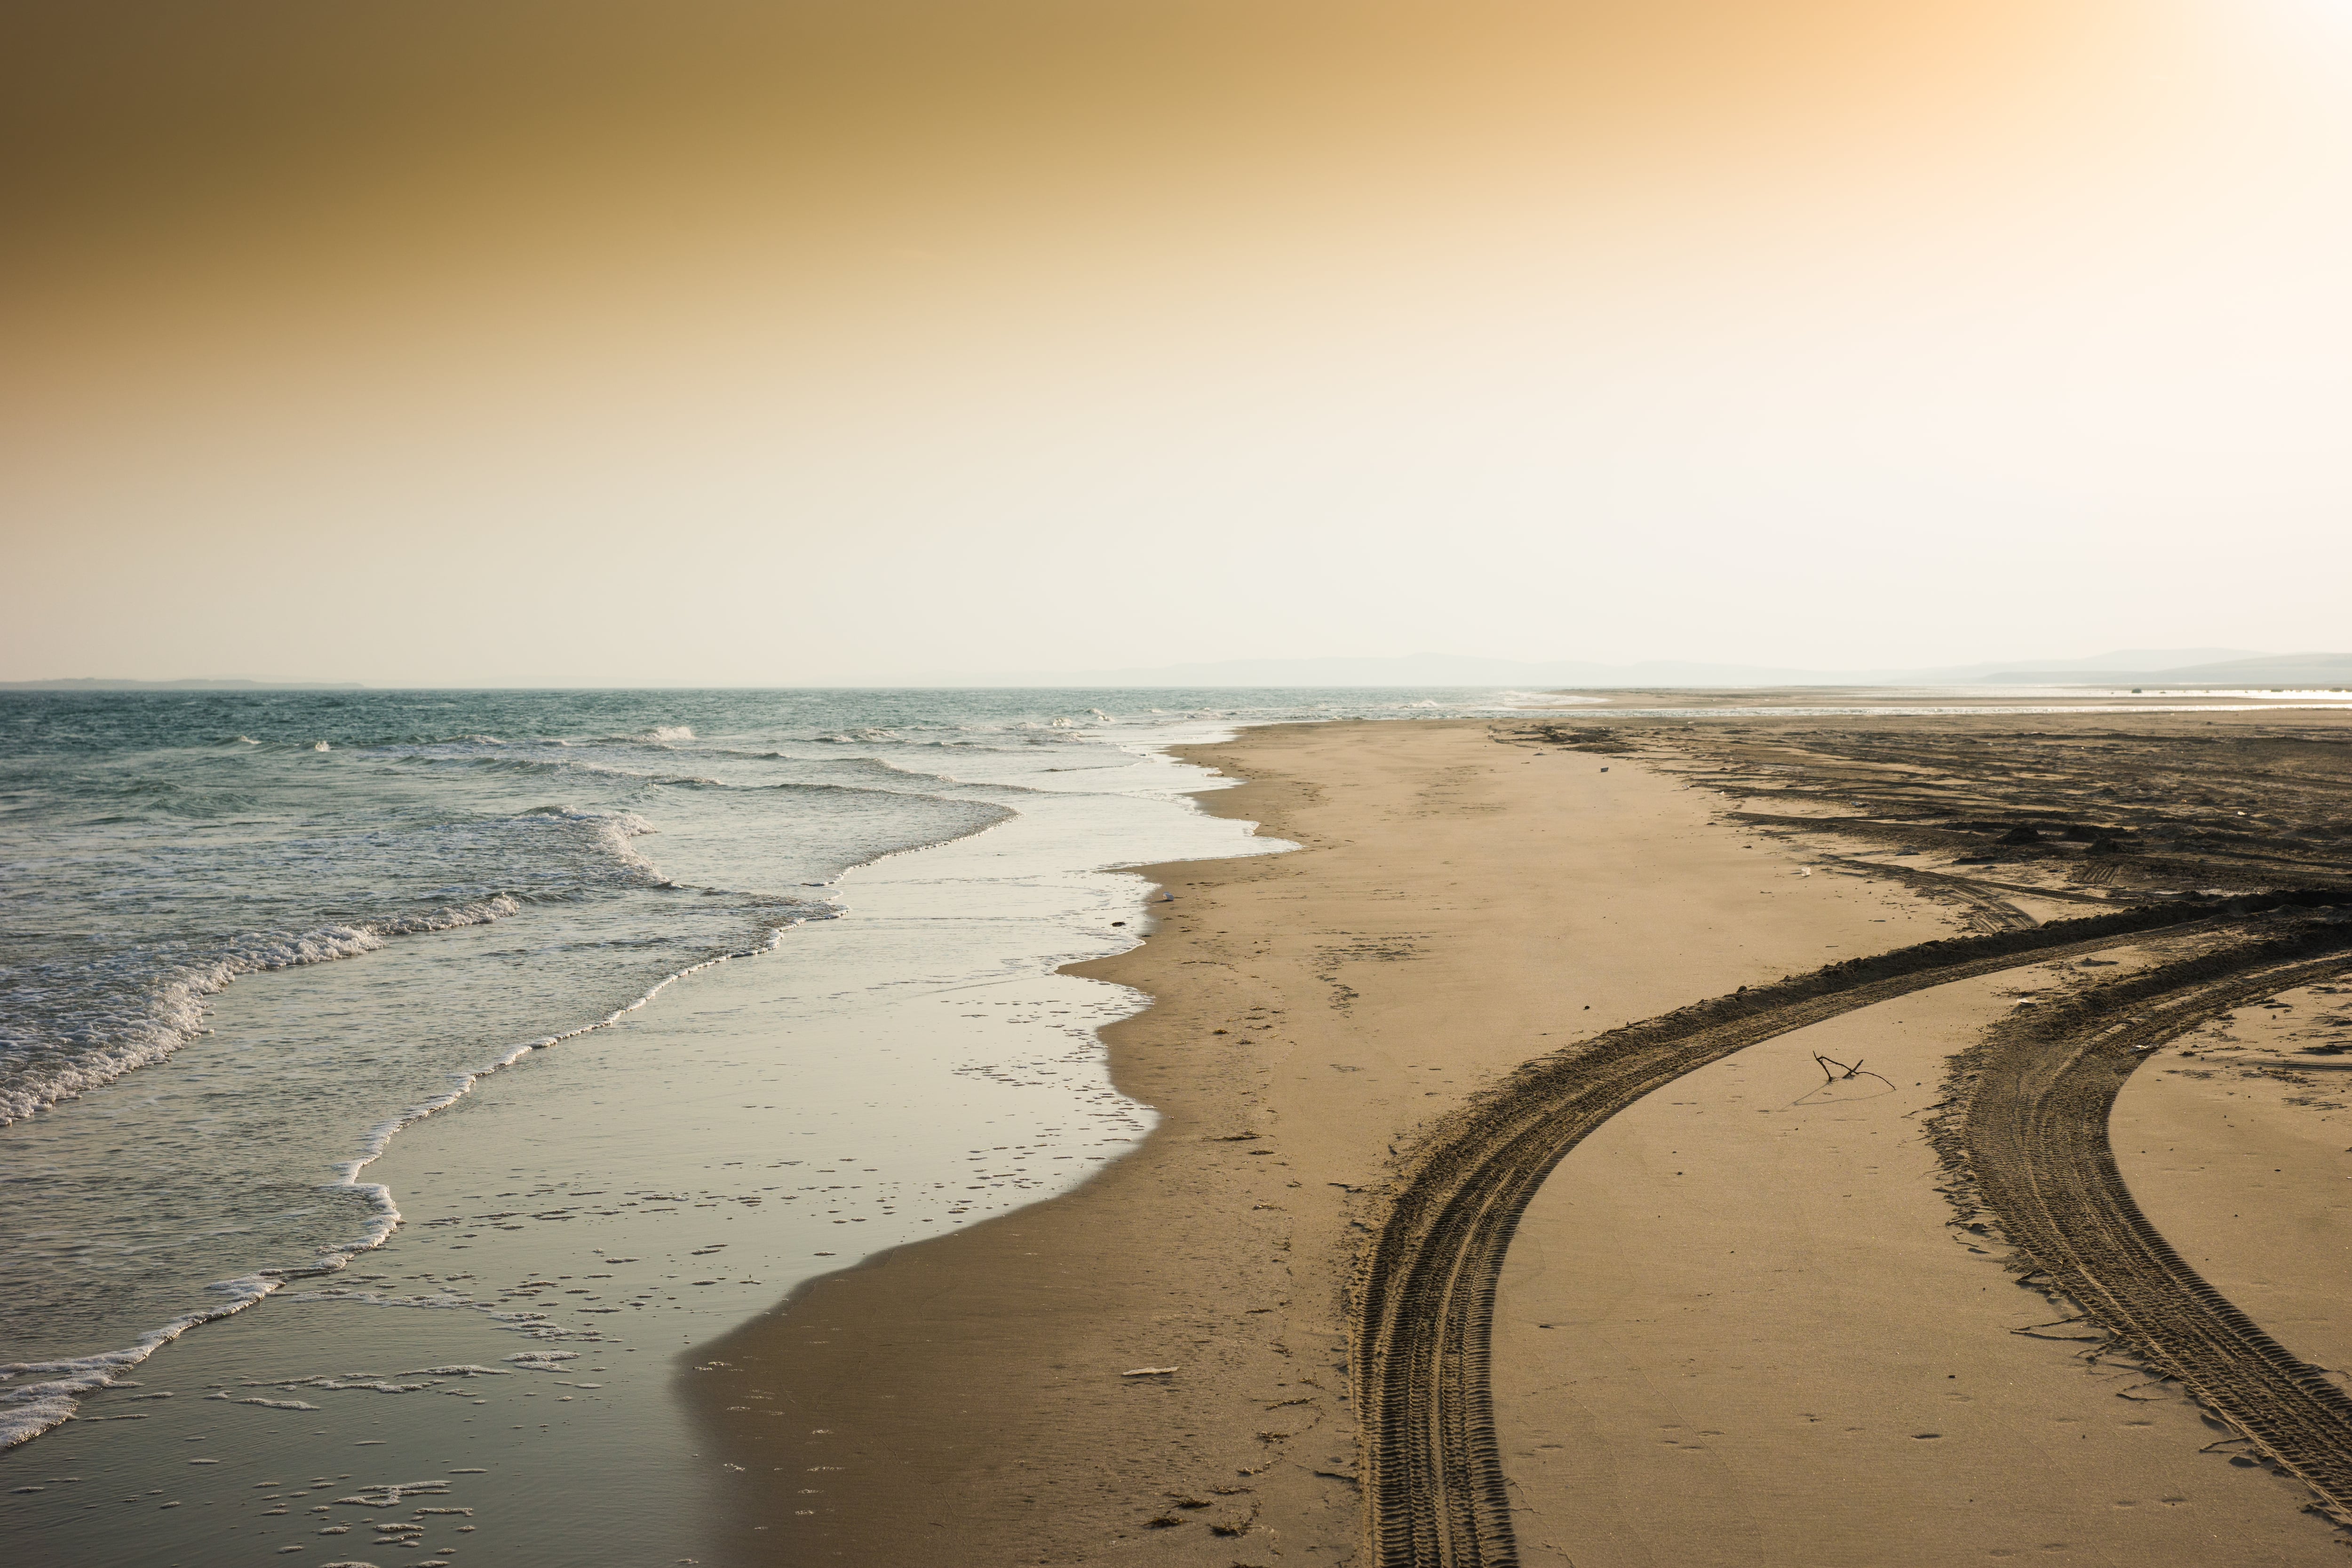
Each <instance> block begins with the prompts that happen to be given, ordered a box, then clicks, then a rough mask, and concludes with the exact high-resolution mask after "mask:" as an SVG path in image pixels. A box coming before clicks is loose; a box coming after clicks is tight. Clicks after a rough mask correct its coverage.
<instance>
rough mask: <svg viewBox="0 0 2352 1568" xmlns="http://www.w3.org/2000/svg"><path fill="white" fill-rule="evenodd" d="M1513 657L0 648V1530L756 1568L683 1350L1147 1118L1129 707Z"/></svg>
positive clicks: (144, 1557) (253, 1548)
mask: <svg viewBox="0 0 2352 1568" xmlns="http://www.w3.org/2000/svg"><path fill="white" fill-rule="evenodd" d="M1516 703H1517V698H1516V697H1515V696H1514V694H1509V693H1499V692H1496V691H1492V690H1484V689H1480V690H1429V689H1410V690H1355V691H1332V690H1322V689H1317V690H1297V691H1286V690H1245V691H1244V690H1234V689H1216V690H1195V691H1187V690H1168V689H1150V690H1134V691H1112V690H1096V689H1088V690H1071V691H1055V690H1038V689H1021V690H929V691H883V690H842V691H813V690H788V691H742V690H728V691H601V692H600V691H568V692H567V691H513V692H477V691H372V690H368V691H360V690H353V691H323V690H282V691H279V690H235V691H214V690H205V691H122V692H24V691H18V692H7V693H0V847H5V853H0V900H5V915H0V988H5V1005H0V1547H6V1548H7V1553H6V1554H7V1555H8V1556H9V1557H10V1559H11V1560H12V1561H25V1562H31V1561H44V1562H58V1563H82V1562H88V1563H100V1562H103V1563H138V1564H145V1563H153V1564H155V1565H157V1568H194V1565H196V1564H209V1563H253V1562H259V1561H263V1560H268V1561H276V1562H283V1561H285V1560H286V1559H288V1558H296V1559H297V1560H299V1561H307V1562H311V1563H383V1562H386V1561H389V1560H391V1559H392V1558H394V1557H396V1558H397V1560H399V1561H401V1562H404V1563H411V1564H415V1568H428V1565H430V1564H434V1563H466V1562H469V1561H483V1560H485V1559H488V1558H496V1559H497V1560H499V1561H515V1562H547V1563H558V1562H578V1561H589V1560H593V1561H597V1562H600V1563H635V1562H644V1563H681V1562H685V1561H689V1560H691V1561H697V1562H705V1563H716V1562H722V1561H730V1560H737V1559H740V1560H746V1561H749V1560H751V1559H753V1558H756V1556H757V1555H758V1553H757V1552H756V1546H757V1542H747V1541H743V1540H739V1539H733V1538H726V1537H725V1536H724V1531H720V1530H719V1529H718V1528H717V1527H716V1526H714V1525H713V1524H712V1523H711V1522H710V1521H711V1520H712V1519H713V1518H715V1517H717V1516H719V1515H720V1514H723V1512H724V1509H723V1507H722V1506H720V1505H721V1504H723V1497H721V1496H720V1491H723V1489H724V1488H725V1487H726V1486H727V1485H728V1484H730V1482H731V1481H733V1480H734V1479H735V1478H730V1477H728V1476H726V1475H723V1474H719V1473H717V1472H715V1471H713V1470H711V1469H710V1468H709V1467H706V1466H703V1465H702V1464H701V1463H700V1461H699V1459H698V1457H697V1445H698V1441H699V1437H698V1434H697V1432H696V1431H695V1430H694V1428H693V1426H692V1425H691V1417H690V1415H689V1414H688V1412H687V1410H686V1408H685V1406H686V1405H687V1404H688V1401H686V1400H685V1399H684V1398H683V1397H682V1393H683V1390H682V1386H681V1384H680V1381H679V1380H680V1379H682V1378H683V1379H688V1380H689V1381H690V1379H691V1375H692V1373H693V1371H694V1369H695V1367H696V1366H697V1365H698V1363H697V1362H696V1359H695V1358H696V1355H697V1353H698V1352H697V1350H696V1346H697V1345H698V1344H700V1343H704V1342H709V1341H712V1340H715V1339H717V1338H718V1337H719V1336H720V1335H722V1334H723V1333H725V1332H726V1331H728V1330H730V1329H731V1328H733V1327H736V1326H738V1325H740V1323H741V1322H743V1321H749V1320H750V1319H751V1318H752V1317H755V1316H757V1315H759V1314H761V1313H763V1312H769V1311H773V1310H777V1309H778V1304H779V1303H781V1302H782V1301H783V1300H786V1298H787V1297H788V1296H789V1293H790V1291H791V1290H792V1289H793V1288H794V1287H795V1286H797V1285H798V1284H800V1283H803V1282H804V1281H805V1280H806V1279H811V1278H814V1277H815V1276H817V1275H820V1274H822V1273H824V1272H826V1271H828V1270H831V1269H834V1268H845V1267H852V1266H855V1265H856V1263H857V1262H858V1261H859V1260H861V1259H863V1258H868V1257H870V1256H872V1255H873V1254H875V1253H877V1252H878V1251H882V1250H885V1249H887V1248H888V1247H896V1246H901V1245H905V1244H907V1243H908V1242H912V1241H919V1240H920V1239H922V1238H923V1237H926V1236H930V1235H938V1234H941V1233H942V1232H944V1231H946V1230H949V1229H951V1228H953V1227H955V1226H961V1225H968V1224H973V1223H978V1222H980V1221H982V1220H984V1219H986V1218H988V1217H989V1216H991V1215H998V1214H1002V1213H1004V1212H1006V1211H1008V1210H1010V1209H1013V1208H1017V1207H1018V1206H1020V1205H1024V1204H1028V1203H1034V1202H1037V1201H1040V1200H1042V1199H1044V1198H1046V1197H1050V1196H1051V1195H1053V1194H1055V1193H1057V1192H1061V1191H1066V1190H1067V1189H1068V1188H1069V1187H1070V1186H1072V1185H1074V1184H1076V1183H1078V1182H1081V1181H1083V1180H1085V1179H1086V1177H1087V1174H1088V1173H1091V1172H1092V1171H1094V1170H1097V1169H1098V1168H1100V1166H1101V1165H1102V1164H1103V1163H1105V1162H1107V1161H1109V1160H1114V1159H1116V1158H1118V1156H1119V1155H1120V1154H1121V1153H1123V1152H1126V1151H1127V1150H1129V1149H1130V1148H1132V1147H1133V1146H1134V1144H1135V1142H1137V1141H1138V1140H1139V1139H1140V1138H1142V1137H1143V1136H1145V1135H1146V1134H1148V1132H1149V1131H1150V1127H1151V1126H1152V1124H1153V1113H1152V1110H1151V1109H1150V1107H1149V1106H1146V1105H1142V1104H1139V1103H1137V1102H1135V1101H1133V1100H1129V1099H1128V1098H1127V1097H1126V1096H1124V1095H1122V1094H1120V1093H1119V1092H1118V1090H1117V1089H1116V1088H1115V1087H1114V1086H1113V1085H1112V1084H1111V1083H1110V1081H1109V1078H1108V1071H1107V1068H1106V1064H1105V1059H1104V1055H1103V1050H1102V1047H1101V1043H1100V1040H1099V1038H1098V1037H1097V1031H1098V1030H1099V1029H1100V1027H1101V1026H1103V1025H1104V1024H1106V1023H1108V1022H1110V1021H1113V1020H1115V1019H1117V1018H1118V1017H1121V1016H1128V1015H1129V1014H1131V1013H1133V1012H1134V1011H1136V1010H1137V1009H1139V1007H1141V1006H1143V1005H1146V1001H1147V999H1145V998H1142V997H1140V996H1138V995H1135V994H1132V993H1129V992H1125V991H1122V990H1120V989H1119V988H1118V987H1113V986H1108V985H1103V984H1099V983H1095V982H1087V981H1080V980H1076V979H1074V978H1072V977H1069V976H1066V975H1061V974H1058V973H1056V971H1057V970H1058V969H1059V967H1060V966H1062V965H1064V964H1066V963H1071V962H1073V961H1076V960H1080V959H1085V958H1090V957H1097V956H1101V955H1104V954H1108V953H1111V952H1118V951H1120V950H1121V949H1123V948H1124V947H1126V946H1128V945H1130V944H1131V943H1133V942H1136V941H1137V940H1139V938H1140V936H1141V935H1142V934H1143V933H1144V932H1145V931H1148V929H1149V925H1150V918H1151V907H1152V906H1151V902H1150V900H1154V899H1166V898H1169V897H1171V896H1172V895H1171V894H1170V893H1169V892H1166V891H1164V890H1156V889H1153V888H1151V887H1150V884H1148V883H1147V882H1146V881H1144V880H1143V879H1140V878H1139V877H1136V876H1134V875H1132V874H1130V873H1129V872H1127V871H1125V870H1123V869H1122V868H1129V867H1135V866H1140V865H1150V864H1156V863H1161V862H1167V861H1171V860H1180V859H1192V858H1210V857H1215V856H1223V855H1238V854H1258V853H1265V852H1269V851H1274V850H1278V849H1280V848H1282V847H1284V846H1282V845H1280V844H1279V842H1278V841H1274V840H1270V839H1267V838H1265V837H1256V836H1254V835H1253V834H1252V832H1251V830H1250V826H1249V825H1247V824H1244V823H1237V822H1234V821H1230V820H1228V819H1225V818H1223V817H1219V816H1211V815H1209V814H1208V813H1205V812H1203V811H1202V810H1201V809H1200V807H1199V805H1198V802H1197V797H1198V796H1199V795H1202V793H1204V792H1207V791H1211V790H1214V789H1217V788H1220V787H1223V786H1224V785H1226V784H1230V783H1231V782H1233V781H1230V780H1223V779H1220V778H1217V777H1214V776H1213V775H1211V774H1209V773H1206V772H1205V771H1204V770H1202V769H1201V768H1199V767H1196V766H1192V765H1191V764H1188V763H1182V762H1181V761H1179V760H1178V759H1176V758H1175V757H1174V756H1172V755H1171V752H1170V750H1169V748H1170V747H1171V746H1174V745H1177V744H1181V743H1183V742H1202V741H1212V740H1216V739H1220V738H1223V737H1225V736H1228V735H1230V734H1231V733H1233V732H1234V731H1235V730H1236V729H1238V728H1240V727H1243V726H1246V725H1253V724H1261V723H1270V722H1281V721H1315V720H1330V719H1341V718H1370V719H1394V720H1412V719H1424V718H1437V717H1444V718H1452V717H1464V716H1470V715H1475V714H1480V713H1488V712H1496V711H1508V710H1511V709H1512V708H1513V707H1514V706H1515V705H1516ZM689 1244H691V1245H689ZM458 1460H464V1461H466V1462H465V1463H462V1464H461V1463H458V1462H457V1461H458ZM344 1463H350V1464H352V1466H353V1469H352V1470H351V1471H343V1470H341V1468H340V1467H341V1464H344ZM713 1489H719V1491H714V1490H713ZM813 1495H814V1490H813ZM419 1499H422V1500H423V1501H421V1502H420V1501H419ZM363 1532H373V1533H363ZM12 1542H13V1543H14V1544H13V1545H11V1544H10V1543H12ZM36 1547H37V1550H34V1549H35V1548H36ZM27 1552H30V1553H31V1554H30V1555H27V1554H26V1553H27Z"/></svg>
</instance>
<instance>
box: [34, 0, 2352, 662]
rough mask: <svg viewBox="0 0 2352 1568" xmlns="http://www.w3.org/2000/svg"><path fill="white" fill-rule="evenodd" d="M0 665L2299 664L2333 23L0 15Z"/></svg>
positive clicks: (866, 10) (216, 2)
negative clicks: (2066, 658) (1377, 660)
mask: <svg viewBox="0 0 2352 1568" xmlns="http://www.w3.org/2000/svg"><path fill="white" fill-rule="evenodd" d="M0 136H5V144H6V147H7V149H8V154H9V155H8V156H7V157H6V158H5V159H0V199H5V202H6V204H7V205H6V209H5V210H6V211H7V212H8V213H9V214H10V218H9V222H8V224H7V226H6V234H5V239H0V332H5V340H0V341H5V342H6V343H7V344H8V348H7V351H6V352H5V353H0V569H4V570H0V580H5V584H6V586H5V593H6V595H7V605H8V613H7V615H6V616H5V617H0V679H46V678H53V677H68V676H101V677H126V678H147V679H172V678H182V677H217V676H258V677H267V678H276V679H320V680H337V679H352V680H362V681H367V682H369V683H371V684H415V685H509V684H517V685H566V686H575V685H585V686H593V685H637V684H649V685H671V684H688V685H698V684H725V685H779V684H786V685H788V684H828V683H835V682H887V681H895V680H906V681H923V680H929V679H971V678H974V677H977V676H984V675H986V674H989V673H992V672H1014V671H1020V672H1035V671H1051V670H1056V669H1098V668H1120V667H1132V666H1149V665H1154V664H1162V663H1176V662H1181V661H1194V660H1204V659H1220V658H1297V657H1315V656H1327V655H1349V656H1382V655H1396V654H1405V653H1412V652H1419V651H1424V650H1436V651H1444V652H1450V653H1460V654H1474V655H1481V656H1486V657H1493V658H1523V659H1591V660H1601V661H1611V662H1616V661H1629V660H1639V659H1649V658H1678V659H1697V660H1707V661H1718V662H1730V663H1749V664H1768V665H1781V666H1797V667H1802V668H1824V669H1834V668H1858V667H1877V668H1885V667H1901V666H1929V665H1937V664H1957V663H1963V662H1969V661H1972V660H1977V659H1989V658H2010V657H2021V658H2023V657H2030V658H2044V657H2051V656H2062V655H2077V654H2091V653H2095V652H2098V651H2101V650H2103V649H2105V648H2110V647H2184V646H2192V645H2194V646H2204V645H2221V646H2233V647H2249V648H2263V649H2272V650H2276V651H2282V652H2284V651H2297V650H2306V649H2319V648H2343V647H2347V646H2348V645H2352V617H2347V615H2346V613H2345V610H2344V607H2343V606H2344V603H2345V595H2344V584H2345V582H2346V578H2347V567H2352V464H2347V462H2345V461H2344V460H2343V447H2344V439H2345V437H2344V432H2346V431H2347V429H2352V290H2347V289H2345V288H2344V286H2343V279H2346V278H2347V277H2352V203H2347V201H2346V200H2345V199H2344V196H2345V193H2346V191H2347V175H2348V174H2352V0H2130V3H2126V0H1541V3H1539V0H1443V3H1439V0H1349V3H1346V4H1341V3H1339V0H675V3H672V4H666V5H660V6H654V5H645V4H642V3H639V4H621V3H618V0H404V3H403V4H402V5H397V6H386V5H320V4H318V3H317V0H300V3H299V4H297V3H292V0H135V3H133V0H75V3H73V4H67V3H65V0H39V3H37V4H31V5H19V6H14V7H10V8H8V10H7V13H6V15H5V16H0Z"/></svg>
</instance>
